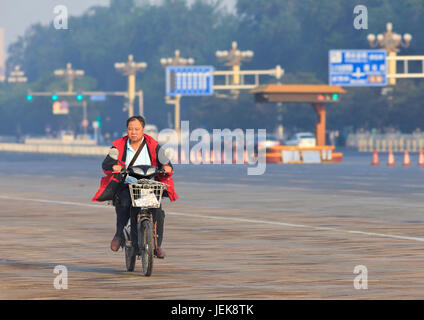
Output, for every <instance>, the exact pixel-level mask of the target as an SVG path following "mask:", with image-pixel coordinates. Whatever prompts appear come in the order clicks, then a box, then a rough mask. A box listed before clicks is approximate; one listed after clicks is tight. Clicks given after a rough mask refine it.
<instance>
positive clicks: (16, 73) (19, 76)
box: [7, 66, 28, 83]
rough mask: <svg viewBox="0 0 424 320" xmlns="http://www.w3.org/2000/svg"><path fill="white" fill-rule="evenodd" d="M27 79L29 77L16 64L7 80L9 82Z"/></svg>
mask: <svg viewBox="0 0 424 320" xmlns="http://www.w3.org/2000/svg"><path fill="white" fill-rule="evenodd" d="M27 81H28V79H27V77H25V73H24V72H23V71H22V70H21V67H20V66H15V68H14V69H13V71H12V72H11V73H10V75H9V77H8V78H7V82H9V83H25V82H27Z"/></svg>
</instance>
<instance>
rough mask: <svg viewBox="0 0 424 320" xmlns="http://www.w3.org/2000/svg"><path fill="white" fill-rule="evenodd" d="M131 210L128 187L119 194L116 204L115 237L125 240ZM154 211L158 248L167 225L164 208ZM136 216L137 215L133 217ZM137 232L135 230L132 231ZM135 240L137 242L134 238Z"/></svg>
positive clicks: (133, 223)
mask: <svg viewBox="0 0 424 320" xmlns="http://www.w3.org/2000/svg"><path fill="white" fill-rule="evenodd" d="M130 209H131V196H130V190H129V188H128V186H127V185H125V186H124V187H123V189H122V190H121V191H120V192H119V194H118V199H117V201H116V202H115V212H116V233H115V236H117V237H120V238H121V239H124V231H123V230H124V227H125V226H126V225H127V223H128V219H129V218H130ZM132 210H140V209H139V208H132ZM149 210H152V216H153V223H154V224H156V232H157V236H158V240H157V241H158V242H157V243H158V247H160V246H161V245H162V240H163V226H164V224H165V211H163V210H162V206H161V207H160V208H157V209H149ZM133 216H134V217H135V216H136V215H135V214H134V215H133ZM131 225H132V226H134V225H136V222H135V221H131ZM132 230H135V229H132ZM133 240H135V239H134V238H133Z"/></svg>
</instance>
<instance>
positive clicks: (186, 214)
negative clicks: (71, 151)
mask: <svg viewBox="0 0 424 320" xmlns="http://www.w3.org/2000/svg"><path fill="white" fill-rule="evenodd" d="M0 199H4V200H16V201H33V202H41V203H53V204H62V205H72V206H81V207H91V208H103V209H105V208H108V206H106V205H104V204H89V203H81V202H70V201H58V200H47V199H30V198H17V197H9V196H1V195H0ZM109 208H111V207H109ZM166 214H170V215H176V216H185V217H193V218H203V219H214V220H227V221H236V222H246V223H256V224H258V223H259V224H268V225H273V226H284V227H293V228H306V229H312V230H320V231H334V232H341V233H350V234H362V235H366V236H374V237H384V238H392V239H401V240H412V241H419V242H424V238H418V237H407V236H398V235H392V234H385V233H374V232H364V231H356V230H343V229H337V228H329V227H313V226H308V225H303V224H293V223H284V222H278V221H267V220H258V219H244V218H231V217H219V216H205V215H199V214H191V213H182V212H167V213H166Z"/></svg>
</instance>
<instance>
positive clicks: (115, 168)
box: [112, 164, 123, 173]
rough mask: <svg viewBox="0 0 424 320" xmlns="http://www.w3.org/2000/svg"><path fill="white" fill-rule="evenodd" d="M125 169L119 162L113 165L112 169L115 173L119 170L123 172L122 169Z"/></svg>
mask: <svg viewBox="0 0 424 320" xmlns="http://www.w3.org/2000/svg"><path fill="white" fill-rule="evenodd" d="M122 169H123V167H122V166H120V165H119V164H115V165H114V166H113V167H112V170H113V173H119V172H121V170H122Z"/></svg>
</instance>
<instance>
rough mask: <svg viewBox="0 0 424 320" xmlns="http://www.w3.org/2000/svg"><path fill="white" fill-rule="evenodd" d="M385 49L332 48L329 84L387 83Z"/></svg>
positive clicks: (369, 85) (373, 84) (329, 58)
mask: <svg viewBox="0 0 424 320" xmlns="http://www.w3.org/2000/svg"><path fill="white" fill-rule="evenodd" d="M386 56H387V52H386V51H385V50H330V51H329V54H328V65H329V73H328V74H329V84H330V85H338V86H358V87H359V86H365V87H371V86H385V85H387V65H386Z"/></svg>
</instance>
